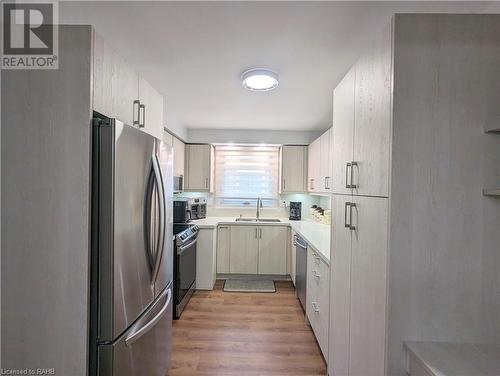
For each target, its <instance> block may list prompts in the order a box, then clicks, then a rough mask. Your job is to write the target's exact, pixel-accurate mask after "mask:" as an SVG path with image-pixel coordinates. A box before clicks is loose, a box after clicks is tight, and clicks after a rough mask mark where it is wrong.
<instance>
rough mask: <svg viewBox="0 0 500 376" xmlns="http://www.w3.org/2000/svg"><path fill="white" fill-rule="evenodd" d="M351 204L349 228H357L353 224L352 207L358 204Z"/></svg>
mask: <svg viewBox="0 0 500 376" xmlns="http://www.w3.org/2000/svg"><path fill="white" fill-rule="evenodd" d="M349 206H350V207H349V230H356V226H354V225H353V224H352V208H355V207H356V204H355V203H354V202H351V203H350V205H349Z"/></svg>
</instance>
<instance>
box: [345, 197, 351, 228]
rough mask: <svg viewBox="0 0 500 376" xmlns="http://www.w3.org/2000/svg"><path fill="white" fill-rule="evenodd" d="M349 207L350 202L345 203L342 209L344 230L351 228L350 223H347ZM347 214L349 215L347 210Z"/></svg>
mask: <svg viewBox="0 0 500 376" xmlns="http://www.w3.org/2000/svg"><path fill="white" fill-rule="evenodd" d="M350 206H351V203H350V202H346V203H345V207H344V227H345V228H348V229H350V228H351V224H350V223H347V211H348V210H347V208H348V207H350ZM349 213H351V211H350V210H349Z"/></svg>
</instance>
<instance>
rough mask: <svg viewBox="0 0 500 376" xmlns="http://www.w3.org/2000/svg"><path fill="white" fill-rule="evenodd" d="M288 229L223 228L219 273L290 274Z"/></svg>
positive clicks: (219, 241)
mask: <svg viewBox="0 0 500 376" xmlns="http://www.w3.org/2000/svg"><path fill="white" fill-rule="evenodd" d="M288 235H289V230H288V227H286V226H274V225H273V226H249V225H220V226H218V228H217V273H236V274H276V275H285V274H287V250H288V241H289V236H288Z"/></svg>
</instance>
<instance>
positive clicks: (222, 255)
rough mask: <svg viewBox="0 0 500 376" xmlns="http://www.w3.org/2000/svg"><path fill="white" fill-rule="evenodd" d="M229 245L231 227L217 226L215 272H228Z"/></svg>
mask: <svg viewBox="0 0 500 376" xmlns="http://www.w3.org/2000/svg"><path fill="white" fill-rule="evenodd" d="M230 247H231V227H230V226H219V227H218V228H217V273H229V272H230V269H229V249H230Z"/></svg>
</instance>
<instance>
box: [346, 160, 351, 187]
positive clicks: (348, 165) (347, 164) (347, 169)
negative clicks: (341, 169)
mask: <svg viewBox="0 0 500 376" xmlns="http://www.w3.org/2000/svg"><path fill="white" fill-rule="evenodd" d="M349 168H351V181H352V164H351V162H347V163H346V164H345V187H346V188H352V186H351V184H349Z"/></svg>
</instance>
